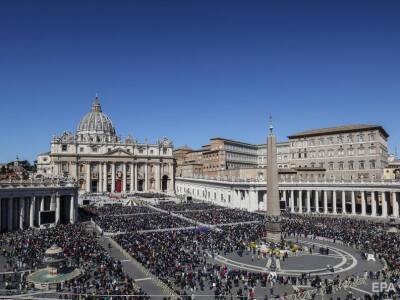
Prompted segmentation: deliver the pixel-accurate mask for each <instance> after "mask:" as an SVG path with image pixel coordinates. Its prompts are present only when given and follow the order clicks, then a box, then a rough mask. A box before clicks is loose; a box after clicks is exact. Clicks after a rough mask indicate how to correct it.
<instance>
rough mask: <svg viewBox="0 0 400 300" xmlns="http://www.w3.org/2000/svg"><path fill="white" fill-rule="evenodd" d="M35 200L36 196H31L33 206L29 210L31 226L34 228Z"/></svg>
mask: <svg viewBox="0 0 400 300" xmlns="http://www.w3.org/2000/svg"><path fill="white" fill-rule="evenodd" d="M35 202H36V197H35V196H33V197H32V198H31V207H30V210H29V227H31V228H33V227H34V226H35Z"/></svg>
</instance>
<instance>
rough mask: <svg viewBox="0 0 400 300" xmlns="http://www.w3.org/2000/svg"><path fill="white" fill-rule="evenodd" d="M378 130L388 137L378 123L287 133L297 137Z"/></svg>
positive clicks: (290, 137) (291, 136)
mask: <svg viewBox="0 0 400 300" xmlns="http://www.w3.org/2000/svg"><path fill="white" fill-rule="evenodd" d="M374 129H378V130H380V131H381V132H382V133H383V135H384V136H385V137H388V136H389V134H388V133H387V132H386V131H385V129H384V128H383V127H382V126H380V125H368V124H352V125H342V126H336V127H328V128H319V129H312V130H306V131H301V132H298V133H296V134H292V135H289V136H288V138H289V139H292V138H299V137H307V136H318V135H328V134H334V133H347V132H355V131H366V130H374Z"/></svg>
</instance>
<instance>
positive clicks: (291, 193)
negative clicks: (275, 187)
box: [267, 190, 294, 213]
mask: <svg viewBox="0 0 400 300" xmlns="http://www.w3.org/2000/svg"><path fill="white" fill-rule="evenodd" d="M267 197H268V196H267ZM289 206H290V212H292V213H294V191H293V190H291V191H290V200H289Z"/></svg>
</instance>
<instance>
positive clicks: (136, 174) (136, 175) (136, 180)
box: [135, 164, 138, 191]
mask: <svg viewBox="0 0 400 300" xmlns="http://www.w3.org/2000/svg"><path fill="white" fill-rule="evenodd" d="M137 182H138V172H137V164H135V191H137Z"/></svg>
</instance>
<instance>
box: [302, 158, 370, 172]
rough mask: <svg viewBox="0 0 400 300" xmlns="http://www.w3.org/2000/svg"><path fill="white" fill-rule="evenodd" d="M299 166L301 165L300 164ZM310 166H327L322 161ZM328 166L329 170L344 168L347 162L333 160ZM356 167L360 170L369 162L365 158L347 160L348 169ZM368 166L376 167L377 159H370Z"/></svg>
mask: <svg viewBox="0 0 400 300" xmlns="http://www.w3.org/2000/svg"><path fill="white" fill-rule="evenodd" d="M299 167H301V166H299ZM304 167H305V168H307V165H304ZM310 167H311V168H325V163H324V162H320V163H315V162H312V163H311V164H310ZM327 167H328V170H335V169H338V170H344V169H345V167H346V165H345V163H344V162H343V161H340V162H338V163H334V162H332V161H331V162H328V164H327ZM356 167H357V169H359V170H363V169H366V167H367V162H366V161H364V160H360V161H358V162H355V161H352V160H350V161H349V162H347V169H348V170H354V169H355V168H356ZM368 167H369V169H376V161H375V160H370V161H369V162H368Z"/></svg>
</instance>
